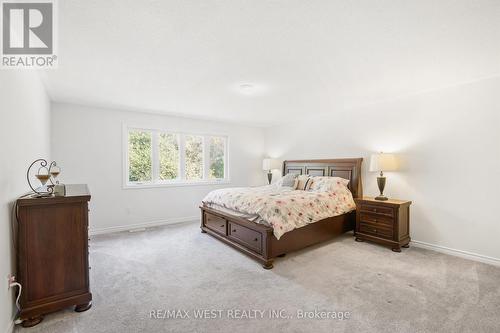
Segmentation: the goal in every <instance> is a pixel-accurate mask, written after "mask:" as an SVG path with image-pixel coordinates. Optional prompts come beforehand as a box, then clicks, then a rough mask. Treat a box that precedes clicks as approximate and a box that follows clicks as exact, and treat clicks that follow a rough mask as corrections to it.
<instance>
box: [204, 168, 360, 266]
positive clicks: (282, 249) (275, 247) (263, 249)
mask: <svg viewBox="0 0 500 333" xmlns="http://www.w3.org/2000/svg"><path fill="white" fill-rule="evenodd" d="M362 161H363V159H362V158H352V159H333V160H297V161H285V162H283V174H287V173H295V174H300V175H303V174H304V175H306V174H308V175H311V176H331V177H342V178H345V179H349V189H350V190H351V192H352V195H353V197H354V198H361V197H362V196H363V193H362V182H361V162H362ZM200 209H201V232H203V233H208V234H209V235H211V236H213V237H215V238H217V239H218V240H220V241H222V242H224V243H226V244H228V245H231V246H232V247H234V248H236V249H237V250H239V251H241V252H243V253H245V254H247V255H249V256H251V257H252V258H254V259H257V260H258V261H260V262H261V263H262V267H264V268H265V269H271V268H273V261H274V258H276V257H282V256H284V255H285V254H287V253H289V252H292V251H296V250H300V249H303V248H305V247H307V246H310V245H313V244H316V243H320V242H324V241H326V240H328V239H331V238H334V237H335V236H338V235H340V234H343V233H345V232H347V231H350V230H353V229H354V225H355V220H356V214H355V212H354V211H353V212H350V213H347V214H343V215H339V216H335V217H329V218H327V219H324V220H321V221H318V222H315V223H311V224H309V225H307V226H305V227H302V228H298V229H295V230H292V231H290V232H287V233H286V234H284V235H283V236H282V237H281V238H280V239H279V240H278V239H276V237H275V236H274V234H273V228H272V227H269V226H266V225H263V224H258V223H255V222H251V221H249V220H247V219H244V218H241V217H237V216H233V215H230V214H227V213H225V212H221V211H219V210H216V209H212V208H209V207H206V206H203V205H202V206H200Z"/></svg>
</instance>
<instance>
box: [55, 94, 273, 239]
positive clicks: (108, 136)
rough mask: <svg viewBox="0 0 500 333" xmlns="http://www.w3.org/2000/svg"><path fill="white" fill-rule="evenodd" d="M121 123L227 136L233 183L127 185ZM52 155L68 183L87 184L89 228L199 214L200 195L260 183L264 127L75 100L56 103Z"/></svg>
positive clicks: (110, 228)
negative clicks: (103, 106) (102, 106)
mask: <svg viewBox="0 0 500 333" xmlns="http://www.w3.org/2000/svg"><path fill="white" fill-rule="evenodd" d="M123 123H125V124H129V125H131V126H139V127H140V126H143V127H146V128H166V129H174V130H178V131H186V132H189V131H194V132H206V133H222V134H228V135H229V168H230V169H229V172H230V177H231V183H230V184H224V185H203V186H200V185H198V186H183V187H163V188H147V189H123V188H122V180H123V167H122V154H123V149H122V130H123ZM52 124H53V130H52V153H53V157H54V159H55V160H57V161H58V162H59V163H60V165H61V167H62V173H61V180H62V182H64V183H68V184H70V183H87V184H89V187H90V190H91V194H92V200H91V215H90V228H91V232H103V231H113V230H121V229H122V228H121V227H124V226H125V227H131V226H139V225H141V224H150V223H152V224H155V223H157V222H165V221H167V222H168V221H170V222H175V221H183V220H186V219H187V220H189V219H191V220H192V219H193V218H198V216H199V214H200V213H199V209H198V206H199V204H200V201H201V199H202V198H203V197H204V196H205V194H207V193H208V192H209V191H211V190H213V189H215V188H218V187H222V186H224V187H228V186H248V185H261V184H264V183H265V179H266V176H265V172H263V171H262V170H261V163H262V158H263V156H262V152H263V151H264V131H263V129H260V128H253V127H246V126H239V125H235V124H231V123H218V122H210V121H204V120H193V119H187V118H180V117H169V116H162V115H155V114H145V113H138V112H129V111H122V110H111V109H100V108H94V107H84V106H77V105H71V104H58V103H55V104H52Z"/></svg>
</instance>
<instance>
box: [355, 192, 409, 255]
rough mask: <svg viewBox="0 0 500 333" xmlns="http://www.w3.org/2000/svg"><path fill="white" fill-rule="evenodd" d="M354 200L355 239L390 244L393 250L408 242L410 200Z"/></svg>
mask: <svg viewBox="0 0 500 333" xmlns="http://www.w3.org/2000/svg"><path fill="white" fill-rule="evenodd" d="M354 200H355V201H356V231H355V233H354V236H355V237H356V241H358V242H362V241H365V240H366V241H372V242H376V243H379V244H383V245H386V246H390V247H391V248H392V250H393V251H394V252H401V247H405V248H406V247H409V245H408V244H409V243H410V205H411V201H405V200H394V199H389V200H386V201H379V200H375V199H374V198H370V197H363V198H358V199H354Z"/></svg>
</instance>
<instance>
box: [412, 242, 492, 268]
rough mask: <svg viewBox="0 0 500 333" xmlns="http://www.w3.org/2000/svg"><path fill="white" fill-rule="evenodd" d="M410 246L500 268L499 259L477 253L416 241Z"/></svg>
mask: <svg viewBox="0 0 500 333" xmlns="http://www.w3.org/2000/svg"><path fill="white" fill-rule="evenodd" d="M411 245H413V246H415V247H420V248H422V249H427V250H432V251H436V252H441V253H445V254H449V255H452V256H455V257H460V258H464V259H469V260H474V261H479V262H482V263H485V264H490V265H495V266H500V259H498V258H493V257H488V256H484V255H482V254H477V253H472V252H467V251H462V250H456V249H451V248H449V247H445V246H441V245H434V244H429V243H426V242H421V241H417V240H412V241H411Z"/></svg>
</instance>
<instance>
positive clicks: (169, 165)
mask: <svg viewBox="0 0 500 333" xmlns="http://www.w3.org/2000/svg"><path fill="white" fill-rule="evenodd" d="M159 154H160V155H159V157H160V180H171V179H176V178H178V177H179V141H178V136H177V135H176V134H166V133H161V134H160V136H159Z"/></svg>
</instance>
